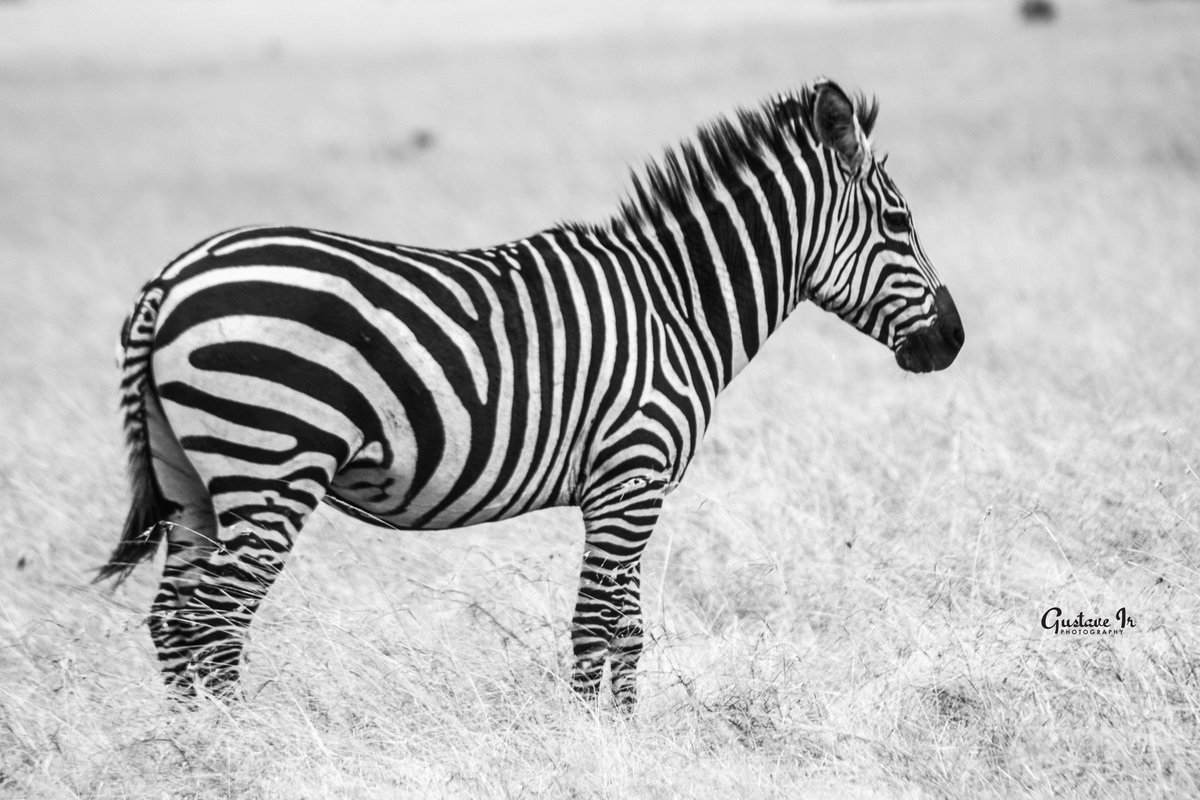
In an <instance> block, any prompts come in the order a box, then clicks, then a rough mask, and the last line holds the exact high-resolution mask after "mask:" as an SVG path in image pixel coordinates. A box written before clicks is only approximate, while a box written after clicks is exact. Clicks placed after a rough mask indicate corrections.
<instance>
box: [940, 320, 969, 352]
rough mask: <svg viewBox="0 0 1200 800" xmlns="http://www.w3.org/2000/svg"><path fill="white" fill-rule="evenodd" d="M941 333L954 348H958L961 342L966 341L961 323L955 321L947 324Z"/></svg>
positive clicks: (961, 344)
mask: <svg viewBox="0 0 1200 800" xmlns="http://www.w3.org/2000/svg"><path fill="white" fill-rule="evenodd" d="M942 335H943V336H945V337H946V341H948V342H949V343H950V344H952V345H954V349H955V350H958V349H960V348H961V347H962V346H963V342H964V341H966V338H967V337H966V335H965V334H964V333H963V329H962V325H959V324H955V323H951V324H949V325H947V326H946V330H945V331H943V332H942Z"/></svg>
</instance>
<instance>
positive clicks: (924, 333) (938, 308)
mask: <svg viewBox="0 0 1200 800" xmlns="http://www.w3.org/2000/svg"><path fill="white" fill-rule="evenodd" d="M933 310H934V314H935V318H934V322H933V324H932V325H930V326H929V327H928V328H924V329H922V330H920V331H917V332H916V333H914V334H912V335H911V336H909V337H908V338H907V339H905V340H904V342H903V343H902V344H901V345H900V346H899V347H898V348H896V363H897V364H899V365H900V368H901V369H904V370H907V371H909V372H935V371H937V370H940V369H945V368H946V367H948V366H950V365H951V364H953V363H954V359H955V357H956V356H957V355H958V351H959V350H961V349H962V346H963V341H964V340H965V338H966V337H965V335H964V334H963V327H962V320H961V319H960V318H959V316H958V309H957V308H956V307H955V305H954V300H953V299H952V298H951V297H950V292H949V291H948V290H947V289H946V287H945V286H939V287H938V289H937V292H936V293H935V294H934V296H933Z"/></svg>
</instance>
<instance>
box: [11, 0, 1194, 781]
mask: <svg viewBox="0 0 1200 800" xmlns="http://www.w3.org/2000/svg"><path fill="white" fill-rule="evenodd" d="M614 8H615V9H616V10H610V11H604V10H602V9H600V7H590V6H581V7H580V8H579V9H575V10H564V9H562V8H559V7H557V6H554V5H552V4H540V3H537V2H532V1H531V2H525V3H520V4H517V5H516V6H513V7H512V10H511V12H510V13H502V12H501V11H499V10H493V9H490V7H489V6H487V5H486V4H481V3H473V2H459V3H454V4H450V5H448V6H444V7H443V6H437V7H431V8H427V7H425V6H424V4H418V3H382V2H380V3H374V2H367V1H366V0H359V2H355V3H349V4H340V5H337V6H334V5H333V4H325V3H322V2H317V1H316V0H312V1H310V2H306V3H304V4H298V5H296V6H294V7H293V6H288V5H284V4H282V3H278V2H276V3H274V4H272V3H267V4H266V5H264V6H259V7H256V10H253V11H251V10H246V9H240V8H239V7H238V6H237V4H234V3H231V2H218V3H214V4H192V3H178V4H150V3H144V2H138V0H122V1H121V2H114V3H112V4H111V6H108V7H105V6H93V4H85V3H79V2H71V1H69V0H58V1H57V2H54V1H52V0H24V2H10V3H0V297H2V301H0V797H3V798H14V799H15V798H74V797H80V798H92V797H96V798H142V797H149V798H158V797H164V798H165V797H172V798H175V797H178V798H210V797H213V798H215V797H235V798H332V797H338V798H376V797H378V798H392V797H547V798H568V797H575V798H608V797H614V798H616V797H620V798H674V797H703V798H709V797H711V798H727V797H768V798H769V797H778V798H797V797H800V798H809V797H813V798H824V797H827V798H876V797H880V798H886V797H901V798H924V797H935V798H975V797H981V798H990V797H995V798H1009V797H1026V796H1028V797H1135V798H1153V797H1179V798H1187V797H1196V796H1200V594H1198V593H1200V475H1198V474H1197V473H1198V472H1200V135H1198V134H1200V101H1198V98H1200V47H1197V42H1200V4H1196V3H1188V2H1168V1H1166V0H1164V1H1163V2H1122V3H1116V2H1067V3H1062V4H1060V5H1059V7H1058V11H1059V13H1058V16H1057V19H1055V20H1054V21H1053V22H1051V23H1049V24H1041V25H1031V24H1027V23H1024V22H1023V21H1022V20H1021V18H1020V16H1019V15H1018V14H1017V10H1016V7H1015V5H1012V4H1008V3H983V2H962V3H912V2H894V3H893V2H888V3H883V2H880V3H868V2H865V0H864V2H861V3H854V2H844V3H833V2H831V3H828V4H823V3H819V2H810V3H808V4H800V5H793V4H775V3H770V2H759V3H750V4H746V5H745V6H743V7H739V6H735V5H734V4H729V5H724V4H720V3H717V2H703V3H697V4H692V5H685V4H683V3H678V4H674V5H673V4H670V3H668V4H666V5H665V6H659V7H656V10H655V11H653V12H651V11H646V10H644V9H642V8H641V7H640V6H639V5H636V4H634V3H632V2H630V3H626V4H624V5H622V4H618V5H617V6H616V7H614ZM677 15H683V16H685V17H686V19H685V21H683V22H681V21H679V20H678V19H676V16H677ZM820 76H829V77H832V78H835V79H837V80H838V81H839V82H841V83H842V84H843V85H844V86H846V87H847V88H851V87H853V88H861V89H862V90H864V91H866V92H867V93H869V94H874V95H876V96H877V97H878V98H879V101H880V104H881V112H880V116H879V122H878V124H877V126H876V130H875V134H874V136H873V140H874V143H875V148H876V151H877V152H878V153H882V152H887V153H889V154H890V159H889V161H888V167H889V172H890V174H891V175H892V177H893V178H894V179H895V181H896V183H897V184H898V186H899V187H900V189H901V190H902V191H903V192H904V193H905V195H906V197H907V199H908V201H909V203H910V205H911V206H912V209H913V217H914V222H915V225H916V227H917V229H918V230H919V232H920V236H921V240H922V242H923V244H924V246H925V249H926V250H927V251H928V253H929V255H930V256H931V258H932V259H933V262H934V264H935V265H936V266H937V268H938V270H939V272H940V273H941V277H942V278H943V279H944V280H945V282H946V284H947V285H948V286H949V288H950V290H951V291H952V292H953V294H954V298H955V300H956V302H957V304H958V308H959V310H960V312H961V315H962V319H963V323H964V327H965V329H966V345H965V347H964V349H963V351H962V354H961V355H960V356H959V359H958V361H957V362H956V363H955V364H954V365H953V366H952V367H951V368H950V369H949V370H947V371H945V372H941V373H936V374H932V375H924V376H914V375H910V374H907V373H904V372H902V371H901V370H900V369H898V368H897V366H896V364H895V361H894V359H893V357H892V356H891V354H890V353H889V352H888V351H887V350H886V349H885V348H883V347H881V346H880V345H878V344H877V343H875V342H873V341H871V340H869V339H868V338H867V337H864V336H862V335H861V334H858V333H857V332H855V331H854V330H853V329H851V328H850V327H849V326H847V325H845V324H844V323H842V322H840V321H839V320H837V319H835V318H833V317H830V316H827V315H824V314H822V313H821V312H820V311H818V310H817V309H816V308H815V307H812V306H802V307H801V308H800V310H799V311H798V312H797V313H796V314H795V315H794V316H793V318H792V319H790V320H789V321H788V323H787V324H786V325H784V327H783V328H782V330H781V331H780V332H778V333H777V334H776V335H775V337H773V338H772V340H771V341H770V342H769V343H768V345H767V346H766V347H765V349H764V350H763V351H762V352H761V353H760V354H759V356H758V357H757V358H756V359H755V361H754V362H753V363H752V364H751V365H750V367H749V368H748V369H747V370H746V371H745V372H744V373H743V374H742V375H741V376H740V377H739V378H738V380H737V381H736V382H735V383H734V384H733V386H732V387H731V389H730V390H729V391H728V392H727V393H726V394H725V395H723V397H722V400H721V403H720V405H719V407H718V411H717V416H716V420H715V423H714V425H713V427H712V428H711V429H710V431H709V433H708V436H707V438H706V440H705V443H704V445H703V447H702V448H701V450H700V453H699V455H698V457H697V459H696V461H695V462H694V463H693V465H692V467H691V469H690V471H689V473H688V475H687V478H686V479H685V481H684V482H683V484H682V485H681V486H680V487H679V489H678V490H677V491H676V492H675V493H674V494H672V495H671V496H670V497H669V498H668V501H667V505H666V511H665V514H664V517H663V520H662V522H661V523H660V526H659V528H658V530H657V532H656V534H655V537H654V539H653V540H652V541H651V545H650V548H649V551H648V554H647V562H646V564H645V570H644V574H645V588H644V592H645V607H646V613H647V620H646V621H647V628H648V633H649V642H648V647H647V652H646V654H645V656H644V658H643V660H642V669H641V703H640V705H639V707H638V709H637V710H636V712H635V713H634V714H633V715H632V716H630V717H623V716H621V715H619V714H616V713H614V712H612V711H610V710H609V707H608V703H607V697H606V696H602V697H601V704H600V706H599V707H588V706H585V705H584V704H582V703H580V702H578V701H577V700H576V699H574V697H573V695H572V692H571V690H570V688H569V686H568V684H567V677H568V673H569V666H570V661H571V654H570V642H569V632H568V627H569V618H570V613H571V608H572V606H573V604H574V600H575V591H576V586H577V580H578V577H577V576H578V559H579V553H580V550H581V547H582V531H581V527H580V523H579V515H578V512H576V511H574V510H567V509H563V510H555V511H548V512H541V513H538V514H535V515H531V516H527V517H524V518H519V519H516V520H511V521H508V522H504V523H499V524H493V525H488V526H482V527H478V528H472V529H467V530H463V531H447V532H437V533H388V532H384V531H381V530H379V529H377V528H371V527H369V526H366V525H364V524H361V523H358V522H355V521H353V520H351V519H349V518H347V517H344V516H341V515H339V514H337V513H336V512H334V511H333V510H331V509H323V510H321V511H319V512H318V514H317V516H316V518H315V520H314V521H313V522H311V523H310V524H309V525H308V526H307V527H306V528H305V530H304V532H303V534H302V535H301V537H300V539H299V541H298V543H297V546H296V549H295V552H294V555H293V557H292V559H291V561H290V562H289V564H288V567H287V570H286V571H285V573H284V575H283V577H281V579H280V580H279V582H278V583H277V584H276V587H275V589H274V590H273V591H272V593H271V595H270V596H269V598H268V600H267V601H266V603H265V604H264V606H263V608H262V610H261V611H260V612H259V614H258V616H257V617H256V620H255V623H254V626H253V628H252V629H251V635H250V640H249V646H248V666H247V670H246V675H245V680H244V690H245V697H244V699H243V701H242V702H239V703H237V704H235V705H233V706H228V707H227V706H224V705H220V704H218V703H216V702H211V701H209V702H205V703H202V704H201V707H200V708H199V709H198V710H195V711H190V712H188V711H183V712H181V711H177V710H172V706H171V705H170V703H168V701H167V697H166V694H165V692H164V689H163V687H162V683H161V680H160V678H159V675H158V670H157V664H156V659H155V655H154V652H153V649H152V646H151V643H150V639H149V636H148V633H147V630H146V626H145V624H144V622H145V618H146V615H147V613H148V609H149V604H150V600H151V596H152V594H153V592H154V589H155V587H156V585H157V579H158V564H159V563H161V556H160V558H159V561H157V562H156V563H155V564H154V565H150V564H146V565H143V566H142V567H140V568H139V569H138V570H137V571H136V572H135V573H134V574H133V577H132V578H131V579H130V580H129V581H128V582H127V583H126V584H124V585H123V586H121V587H120V588H119V589H117V590H115V591H113V590H112V588H111V587H109V586H100V585H93V584H91V583H90V581H91V578H92V576H93V574H94V570H95V568H96V567H98V566H99V565H100V564H101V563H103V561H104V559H105V558H106V557H107V555H108V553H109V551H110V549H111V548H112V546H113V545H114V544H115V542H116V540H117V537H118V535H119V529H120V525H121V523H122V520H123V519H124V515H125V511H126V509H127V507H128V506H127V503H128V500H127V488H126V479H125V475H124V458H125V457H124V452H123V449H122V445H121V439H120V425H119V420H118V416H117V413H116V404H117V379H118V373H117V370H116V367H115V365H114V359H113V353H114V347H115V342H116V337H117V333H118V330H119V328H120V324H121V321H122V318H123V316H124V314H125V313H126V311H127V310H128V308H129V307H130V304H131V303H132V301H133V298H134V296H135V294H136V292H137V290H138V288H139V287H140V286H141V284H142V282H143V281H144V280H146V279H147V278H149V277H150V276H151V275H152V274H153V273H154V272H155V271H157V270H158V269H159V268H160V267H161V266H162V265H163V264H165V263H166V262H167V261H168V260H169V259H171V258H172V257H173V256H175V255H176V254H177V253H178V252H180V251H181V250H183V249H184V248H186V247H188V246H189V245H191V244H192V243H194V242H195V241H197V240H199V239H201V238H203V237H204V236H207V235H208V234H211V233H213V232H216V231H218V230H221V229H224V228H229V227H233V226H237V225H243V224H248V223H260V222H266V223H290V224H299V225H309V226H313V227H320V228H324V229H333V230H342V231H345V232H348V233H355V234H359V235H363V236H371V237H375V238H380V239H389V240H394V241H400V242H406V243H411V244H422V245H432V246H445V247H467V246H475V245H484V244H491V243H497V242H501V241H506V240H509V239H514V238H518V237H520V236H523V235H526V234H528V233H531V232H534V231H536V230H539V229H542V228H544V227H547V226H549V225H551V224H553V223H555V222H558V221H561V220H585V221H592V220H600V219H603V218H604V217H606V216H607V215H608V214H610V213H611V212H612V211H614V210H615V209H616V206H617V203H618V201H619V199H620V198H621V197H622V194H623V192H624V190H625V188H626V187H627V186H628V179H627V176H628V171H629V169H630V167H631V166H634V165H638V164H640V163H642V162H643V160H644V159H646V158H648V157H653V156H654V155H656V154H658V153H660V152H661V151H662V149H663V147H664V146H666V145H669V144H672V143H674V142H676V141H678V140H679V139H681V138H683V137H684V136H685V135H687V134H688V133H690V132H691V131H692V130H694V129H695V127H696V126H697V125H698V124H699V123H701V122H703V121H705V120H708V119H711V118H712V117H714V116H716V115H720V114H723V113H728V112H731V111H732V110H733V109H734V108H735V107H737V106H738V105H750V104H755V103H757V102H758V101H759V100H761V99H763V98H765V97H767V96H768V95H770V94H772V93H775V92H778V91H781V90H788V89H793V88H798V87H799V86H800V85H802V84H804V83H810V82H812V81H813V80H815V79H816V78H818V77H820ZM1055 607H1057V608H1060V609H1061V610H1062V616H1063V618H1064V619H1068V618H1070V619H1074V618H1075V617H1076V615H1077V614H1079V613H1082V614H1083V616H1084V617H1101V618H1104V617H1108V618H1111V620H1112V623H1113V627H1114V628H1116V627H1118V625H1119V623H1117V621H1116V613H1117V611H1118V609H1122V608H1123V609H1125V614H1126V615H1127V616H1126V618H1129V617H1132V619H1133V621H1134V625H1133V626H1132V627H1129V626H1127V627H1125V628H1124V629H1123V630H1121V631H1120V632H1119V633H1110V634H1106V635H1072V634H1058V635H1056V634H1055V633H1053V632H1052V631H1050V630H1046V629H1044V628H1043V626H1042V624H1041V620H1042V619H1043V615H1044V614H1045V613H1046V612H1047V611H1048V610H1049V609H1052V608H1055Z"/></svg>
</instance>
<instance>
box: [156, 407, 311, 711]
mask: <svg viewBox="0 0 1200 800" xmlns="http://www.w3.org/2000/svg"><path fill="white" fill-rule="evenodd" d="M147 417H148V422H149V431H150V443H151V452H152V453H153V457H154V461H153V464H154V474H155V479H156V480H157V481H158V484H159V487H160V489H161V491H162V494H163V496H164V498H166V499H167V500H169V501H170V503H171V505H172V508H174V509H175V511H174V512H173V513H172V514H171V516H170V517H168V519H167V521H166V523H165V524H166V525H167V531H166V540H167V560H166V564H165V565H164V568H163V575H162V581H161V583H160V585H159V590H158V594H157V596H156V597H155V599H154V603H153V605H152V607H151V613H150V636H151V638H152V639H153V641H154V645H155V648H156V649H157V651H158V657H159V661H160V663H161V667H162V671H163V677H164V679H165V681H166V683H167V685H168V687H169V688H171V689H172V690H174V691H175V692H176V694H177V695H179V696H182V697H185V698H186V697H190V696H193V695H194V694H195V690H196V685H197V684H199V685H200V686H201V687H203V688H204V689H205V690H206V691H208V692H210V693H212V694H214V695H218V696H221V695H226V694H228V693H229V692H230V690H231V689H232V687H233V685H234V684H235V683H236V681H237V679H238V671H239V670H238V668H239V663H240V661H241V654H242V649H243V644H244V636H245V631H246V628H247V627H249V625H250V621H251V619H252V618H253V616H254V612H255V611H256V610H257V609H258V606H259V604H260V603H261V602H262V599H263V597H265V596H266V594H267V591H268V590H269V589H270V587H271V584H272V583H273V582H274V580H275V578H276V577H277V576H278V575H279V572H280V570H282V569H283V565H284V561H285V559H286V557H287V554H288V552H290V550H291V547H292V542H293V540H294V538H295V535H296V533H297V532H298V531H299V530H300V528H301V527H302V526H303V525H304V522H305V521H306V520H307V518H308V516H309V515H310V514H311V513H312V511H313V509H314V508H315V507H316V505H317V503H318V502H320V498H321V497H322V496H323V495H324V492H325V489H326V487H327V485H328V477H327V473H326V471H325V470H324V469H322V468H319V467H312V466H310V467H307V468H301V469H299V470H293V471H291V472H289V473H288V474H284V475H281V476H280V477H279V478H278V479H265V478H262V477H250V476H245V475H237V474H225V475H216V474H214V473H215V472H216V471H217V470H218V469H219V468H222V467H224V468H225V469H226V471H227V472H228V471H230V470H231V469H232V465H233V464H235V463H237V462H232V461H229V460H228V459H222V458H217V457H215V456H214V455H213V454H210V453H201V454H197V453H189V452H186V451H185V450H184V448H183V447H181V446H180V444H179V442H178V441H177V440H176V439H175V437H174V435H173V434H172V433H171V430H170V428H169V427H168V426H166V424H165V420H163V418H162V410H161V408H160V407H158V405H157V402H155V403H153V404H148V407H147ZM320 458H321V457H320V456H316V455H314V460H317V459H320Z"/></svg>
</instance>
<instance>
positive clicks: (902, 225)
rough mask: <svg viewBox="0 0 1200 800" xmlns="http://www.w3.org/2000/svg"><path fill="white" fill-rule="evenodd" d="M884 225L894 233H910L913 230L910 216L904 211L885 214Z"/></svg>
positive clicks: (886, 212)
mask: <svg viewBox="0 0 1200 800" xmlns="http://www.w3.org/2000/svg"><path fill="white" fill-rule="evenodd" d="M883 224H884V225H886V226H887V229H888V230H889V231H891V232H892V233H908V232H909V231H910V230H911V229H912V225H911V224H910V222H909V219H908V214H906V213H905V212H903V211H885V212H883Z"/></svg>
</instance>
